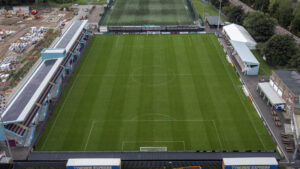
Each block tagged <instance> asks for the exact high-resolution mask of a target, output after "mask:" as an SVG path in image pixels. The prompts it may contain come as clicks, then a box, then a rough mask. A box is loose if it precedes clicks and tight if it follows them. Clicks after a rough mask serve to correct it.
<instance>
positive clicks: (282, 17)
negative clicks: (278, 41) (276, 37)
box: [277, 0, 293, 28]
mask: <svg viewBox="0 0 300 169" xmlns="http://www.w3.org/2000/svg"><path fill="white" fill-rule="evenodd" d="M277 19H278V22H279V24H280V25H281V26H283V27H285V28H287V27H288V26H289V25H290V24H291V21H292V19H293V8H292V1H291V0H283V1H280V3H279V8H278V17H277Z"/></svg>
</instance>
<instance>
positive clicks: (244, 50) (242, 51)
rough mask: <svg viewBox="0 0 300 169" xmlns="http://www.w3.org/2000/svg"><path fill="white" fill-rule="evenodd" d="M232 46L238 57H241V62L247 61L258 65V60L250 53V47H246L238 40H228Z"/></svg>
mask: <svg viewBox="0 0 300 169" xmlns="http://www.w3.org/2000/svg"><path fill="white" fill-rule="evenodd" d="M230 43H231V45H232V47H233V48H234V50H235V51H236V52H237V53H238V55H239V56H240V58H241V59H242V61H243V62H248V63H252V64H257V65H259V62H258V60H257V59H256V57H255V56H254V55H253V54H252V52H251V51H250V49H249V48H248V47H247V45H246V44H245V43H243V42H238V41H233V40H231V41H230Z"/></svg>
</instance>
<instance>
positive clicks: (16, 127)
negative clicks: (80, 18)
mask: <svg viewBox="0 0 300 169" xmlns="http://www.w3.org/2000/svg"><path fill="white" fill-rule="evenodd" d="M84 34H85V30H83V31H82V32H81V34H80V35H79V37H78V38H77V40H76V42H75V43H74V45H73V46H72V48H71V50H70V51H69V53H68V54H67V56H66V57H65V58H64V60H63V61H62V63H61V66H59V67H58V70H57V71H56V72H55V74H54V75H53V76H52V78H51V79H50V81H49V83H48V84H47V86H46V88H45V89H44V90H43V92H42V94H41V95H40V96H39V98H38V100H37V102H36V104H35V106H34V107H33V108H32V110H31V111H30V113H29V115H28V116H27V117H26V118H25V120H24V121H23V122H21V123H11V124H7V125H5V128H6V129H8V130H10V131H12V132H14V133H16V134H17V135H19V136H21V137H23V136H24V134H25V133H26V131H27V130H28V129H29V126H30V124H31V123H32V121H33V119H34V117H35V116H36V114H37V113H38V110H39V109H40V106H41V105H42V103H43V101H44V100H45V98H46V96H47V95H48V93H49V91H50V90H51V88H52V84H54V83H55V82H56V79H57V78H58V77H59V75H60V74H61V72H62V71H63V69H64V67H65V66H66V64H67V63H68V61H69V59H70V57H71V56H72V52H73V51H74V50H75V49H76V47H77V45H78V43H79V40H80V39H81V38H82V37H83V36H84Z"/></svg>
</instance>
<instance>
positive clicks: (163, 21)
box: [101, 0, 193, 25]
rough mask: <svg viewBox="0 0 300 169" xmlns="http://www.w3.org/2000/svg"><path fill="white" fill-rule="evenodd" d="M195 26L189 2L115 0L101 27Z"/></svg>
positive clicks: (184, 0)
mask: <svg viewBox="0 0 300 169" xmlns="http://www.w3.org/2000/svg"><path fill="white" fill-rule="evenodd" d="M185 24H187V25H189V24H193V17H192V13H191V11H190V9H189V6H188V3H187V0H115V2H114V3H113V6H112V7H111V9H110V10H109V11H108V12H107V14H106V15H105V17H104V20H103V21H102V23H101V25H185Z"/></svg>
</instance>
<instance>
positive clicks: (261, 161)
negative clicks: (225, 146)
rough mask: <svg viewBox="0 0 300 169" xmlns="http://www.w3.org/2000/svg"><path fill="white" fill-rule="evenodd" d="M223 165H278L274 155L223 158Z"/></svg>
mask: <svg viewBox="0 0 300 169" xmlns="http://www.w3.org/2000/svg"><path fill="white" fill-rule="evenodd" d="M223 161H224V165H256V166H258V165H278V162H277V160H276V158H274V157H257V158H223Z"/></svg>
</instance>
